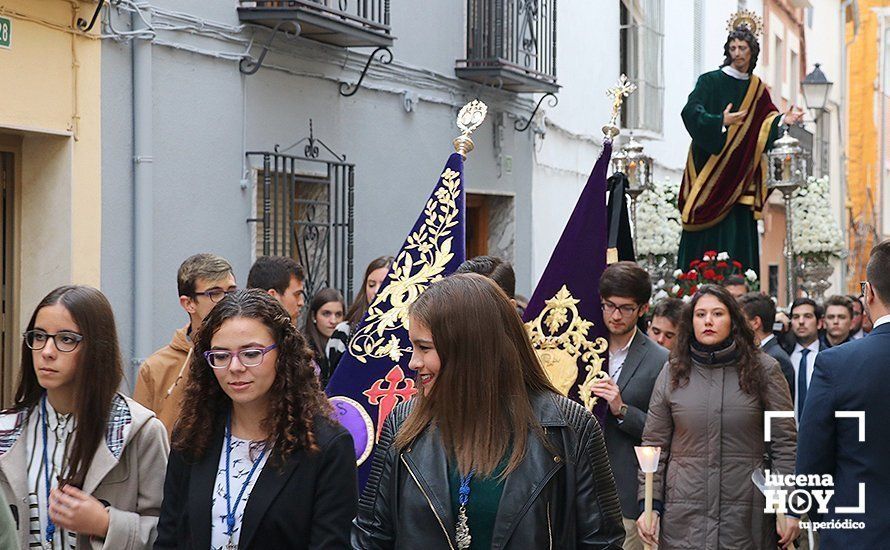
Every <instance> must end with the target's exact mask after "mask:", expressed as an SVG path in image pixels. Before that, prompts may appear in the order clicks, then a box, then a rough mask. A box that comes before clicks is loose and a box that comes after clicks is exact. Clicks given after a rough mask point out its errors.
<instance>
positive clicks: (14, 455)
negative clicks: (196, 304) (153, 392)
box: [0, 286, 169, 550]
mask: <svg viewBox="0 0 890 550" xmlns="http://www.w3.org/2000/svg"><path fill="white" fill-rule="evenodd" d="M121 363H122V361H121V356H120V349H119V347H118V341H117V331H116V330H115V324H114V315H113V313H112V311H111V305H110V304H109V303H108V300H107V299H106V298H105V296H104V295H103V294H102V293H101V292H99V291H98V290H96V289H94V288H90V287H87V286H63V287H59V288H57V289H55V290H54V291H52V292H50V293H49V294H48V295H47V296H46V297H45V298H44V299H43V300H42V301H41V302H40V304H38V306H37V308H36V309H35V310H34V313H33V314H32V315H31V320H30V321H29V322H28V328H27V330H26V331H25V333H24V338H23V342H22V362H21V379H20V381H19V386H18V389H17V390H16V395H15V403H14V405H13V406H12V407H11V408H10V409H7V410H5V411H3V413H2V414H0V490H2V494H3V497H5V499H6V500H7V501H8V502H9V505H10V510H11V511H12V513H13V518H14V519H15V522H16V531H17V533H16V539H17V541H18V543H19V546H20V547H22V548H28V547H32V548H33V547H41V548H52V549H55V550H62V549H65V550H68V549H74V548H109V549H110V548H115V549H117V548H120V549H127V550H130V549H132V550H135V549H142V548H150V547H151V544H152V542H153V541H154V538H155V535H156V527H157V522H158V514H159V512H160V507H161V496H162V494H161V487H162V483H163V480H164V472H165V469H166V465H167V452H168V450H169V447H168V444H167V434H166V432H165V430H164V426H163V425H162V424H161V422H160V421H159V420H158V419H157V418H155V416H154V414H153V413H152V412H151V411H149V410H148V409H146V408H144V407H142V406H141V405H139V404H137V403H136V402H135V401H132V400H131V399H129V398H127V397H124V396H123V395H121V394H119V393H118V392H117V390H118V387H119V386H120V384H121V380H122V378H123V372H122V368H121ZM0 500H2V499H0Z"/></svg>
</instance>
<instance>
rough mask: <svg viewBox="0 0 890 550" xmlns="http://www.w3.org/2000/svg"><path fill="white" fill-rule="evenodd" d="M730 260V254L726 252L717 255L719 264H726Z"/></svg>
mask: <svg viewBox="0 0 890 550" xmlns="http://www.w3.org/2000/svg"><path fill="white" fill-rule="evenodd" d="M728 259H729V254H728V253H726V252H721V253H720V254H717V261H718V262H725V261H726V260H728Z"/></svg>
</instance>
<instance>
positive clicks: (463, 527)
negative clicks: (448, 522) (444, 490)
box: [455, 506, 473, 550]
mask: <svg viewBox="0 0 890 550" xmlns="http://www.w3.org/2000/svg"><path fill="white" fill-rule="evenodd" d="M455 534H456V537H455V538H456V539H457V547H458V548H459V549H460V550H467V549H468V548H469V547H470V543H471V542H472V541H473V537H471V536H470V526H469V525H468V524H467V508H466V506H461V507H460V512H458V514H457V526H456V527H455Z"/></svg>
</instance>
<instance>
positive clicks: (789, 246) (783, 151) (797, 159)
mask: <svg viewBox="0 0 890 550" xmlns="http://www.w3.org/2000/svg"><path fill="white" fill-rule="evenodd" d="M766 156H767V159H768V164H767V178H768V179H767V182H766V185H767V188H768V189H769V190H770V191H772V190H774V189H778V190H779V192H780V193H782V199H783V200H784V202H785V278H786V284H787V288H786V289H785V291H786V299H787V304H788V305H791V302H792V301H793V300H794V291H795V290H796V288H795V287H796V286H797V285H795V276H794V244H793V238H792V235H793V234H792V223H791V217H792V213H791V195H792V194H793V193H794V192H795V191H796V190H797V189H798V188H800V187H802V186H805V185H806V176H807V158H806V153H805V152H804V150H803V149H801V147H800V142H799V141H798V140H797V139H795V138H794V137H793V136H790V135H789V134H788V129H787V128H786V129H785V134H784V135H783V136H782V137H781V138H779V139H777V140H776V142H775V144H773V148H772V149H771V150H770V151H769V152H768V153H767V154H766Z"/></svg>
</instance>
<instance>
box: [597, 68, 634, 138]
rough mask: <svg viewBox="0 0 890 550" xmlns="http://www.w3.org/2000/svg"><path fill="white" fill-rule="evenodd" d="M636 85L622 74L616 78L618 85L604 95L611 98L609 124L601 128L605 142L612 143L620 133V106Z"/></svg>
mask: <svg viewBox="0 0 890 550" xmlns="http://www.w3.org/2000/svg"><path fill="white" fill-rule="evenodd" d="M636 89H637V85H636V84H634V83H633V82H631V81H629V80H628V79H627V75H625V74H623V75H621V77H620V78H618V84H617V85H616V86H615V87H614V88H609V89H608V91H606V95H608V96H609V97H611V98H612V118H611V119H610V120H609V123H608V124H606V125H605V126H603V134H604V135H605V138H606V140H607V141H612V140H613V139H615V136H617V135H618V134H620V133H621V130H620V129H619V128H618V117H619V116H621V106H622V104H623V103H624V99H625V98H627V96H629V95H630V94H632V93H634V92H635V91H636Z"/></svg>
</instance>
